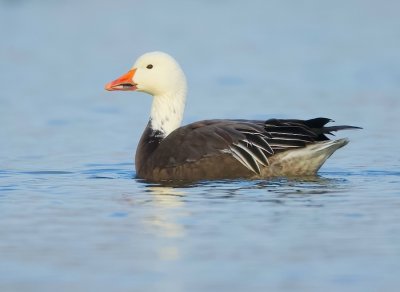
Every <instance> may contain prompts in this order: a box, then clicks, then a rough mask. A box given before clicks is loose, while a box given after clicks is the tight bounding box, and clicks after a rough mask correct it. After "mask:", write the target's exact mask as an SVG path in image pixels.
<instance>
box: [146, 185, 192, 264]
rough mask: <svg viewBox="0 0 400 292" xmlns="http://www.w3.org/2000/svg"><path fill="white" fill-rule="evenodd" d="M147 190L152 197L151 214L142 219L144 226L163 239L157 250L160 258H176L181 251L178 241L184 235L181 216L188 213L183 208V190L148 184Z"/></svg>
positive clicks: (179, 255)
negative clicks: (163, 241) (163, 242)
mask: <svg viewBox="0 0 400 292" xmlns="http://www.w3.org/2000/svg"><path fill="white" fill-rule="evenodd" d="M147 191H148V192H149V193H150V194H151V197H152V203H153V204H152V205H153V206H152V208H153V210H154V213H153V214H152V216H150V217H148V218H146V219H145V220H144V222H143V223H144V226H145V228H146V229H147V230H148V231H149V232H151V233H153V234H154V235H156V236H157V237H160V238H161V239H164V240H165V244H164V245H162V247H161V248H160V249H159V250H158V254H159V257H160V259H162V260H178V259H179V258H180V257H181V252H180V248H179V245H178V243H179V242H180V241H181V240H182V239H183V238H184V237H185V236H186V230H185V226H184V225H183V224H182V223H181V220H182V218H184V217H186V216H187V215H188V212H187V211H186V210H185V202H184V201H183V199H182V198H183V197H184V196H185V193H184V192H183V191H180V190H177V189H174V188H171V187H161V186H149V187H147Z"/></svg>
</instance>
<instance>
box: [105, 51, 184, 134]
mask: <svg viewBox="0 0 400 292" xmlns="http://www.w3.org/2000/svg"><path fill="white" fill-rule="evenodd" d="M105 89H106V90H109V91H113V90H123V91H142V92H146V93H148V94H150V95H152V96H153V97H154V99H153V105H152V109H151V117H150V118H151V125H152V128H153V129H154V130H159V131H161V132H162V133H163V134H164V135H165V136H167V135H168V134H169V133H170V132H172V131H173V130H175V129H176V128H177V127H179V125H180V123H181V121H182V117H183V110H184V107H185V98H186V90H187V86H186V78H185V74H184V73H183V71H182V69H181V67H180V66H179V64H178V63H177V62H176V61H175V59H174V58H172V57H171V56H170V55H168V54H166V53H162V52H151V53H146V54H144V55H142V56H141V57H139V58H138V59H137V60H136V62H135V64H134V65H133V67H132V68H131V70H129V72H128V73H126V74H124V75H122V76H121V77H119V78H118V79H116V80H114V81H112V82H110V83H107V84H106V86H105Z"/></svg>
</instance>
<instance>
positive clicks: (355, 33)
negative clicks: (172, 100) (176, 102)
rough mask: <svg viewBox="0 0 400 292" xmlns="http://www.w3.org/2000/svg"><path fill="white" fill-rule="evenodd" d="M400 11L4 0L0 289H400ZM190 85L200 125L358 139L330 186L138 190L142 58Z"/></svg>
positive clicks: (277, 183)
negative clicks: (170, 67) (165, 55)
mask: <svg viewBox="0 0 400 292" xmlns="http://www.w3.org/2000/svg"><path fill="white" fill-rule="evenodd" d="M399 10H400V6H399V4H398V3H397V2H396V1H384V2H382V1H339V2H337V1H336V2H335V3H327V2H324V3H322V2H321V1H305V2H302V4H300V3H297V2H296V3H293V2H289V1H261V0H260V1H253V2H252V3H251V4H250V3H249V4H248V5H245V6H243V5H242V4H241V2H231V1H229V2H228V1H196V2H194V1H193V2H187V3H186V2H185V3H183V2H182V1H177V0H173V1H127V0H126V1H123V0H121V1H112V2H109V1H94V0H88V1H84V3H82V1H70V2H68V3H66V2H63V1H43V2H41V3H37V2H34V1H22V0H20V1H10V0H9V1H6V0H3V1H0V33H1V36H2V42H1V44H0V63H1V66H0V74H1V78H0V85H1V93H0V123H1V125H0V140H1V143H0V291H398V290H399V285H400V280H399V279H400V278H399V276H400V274H399V273H400V155H399V149H400V137H399V134H398V129H397V128H398V125H399V124H400V86H399V84H400V69H399V68H400V50H399V47H400V38H399V30H398V28H399V27H400V21H399V18H398V11H399ZM150 50H164V51H167V52H169V53H171V54H173V55H174V56H175V57H176V58H177V59H178V60H179V61H180V62H181V63H182V66H183V68H184V69H185V71H186V72H187V75H188V80H189V86H190V92H189V100H188V104H187V111H186V115H185V123H187V122H191V121H195V120H198V119H203V118H216V117H217V118H224V117H231V118H253V119H254V118H260V119H267V118H271V117H281V118H311V117H317V116H327V117H331V118H333V119H335V120H336V121H337V122H338V123H344V124H352V125H358V126H361V127H363V128H364V130H362V131H347V132H344V133H340V134H339V136H341V137H342V136H347V137H350V140H351V143H350V144H349V145H348V146H346V147H345V148H343V149H341V150H340V151H338V152H337V153H336V154H335V155H334V156H333V157H332V158H331V159H330V160H329V161H328V163H327V164H326V165H325V166H324V167H323V168H322V169H321V172H320V173H319V176H318V177H315V178H307V179H298V180H294V179H290V180H289V179H284V178H278V179H272V180H266V181H239V180H238V181H212V182H210V181H204V182H198V183H195V184H192V185H186V186H161V185H157V184H149V183H146V182H144V181H141V180H138V179H135V173H134V165H133V159H132V157H133V154H134V151H135V148H136V143H137V141H138V139H139V137H140V135H141V132H142V130H143V128H144V127H145V125H146V123H147V117H148V111H149V110H150V98H149V97H148V96H146V95H144V94H140V93H136V94H135V93H107V92H104V91H103V85H104V84H105V83H106V82H107V81H110V80H112V79H114V78H115V77H117V76H119V75H120V74H121V73H123V72H125V71H126V70H128V69H129V68H130V66H131V65H132V63H133V62H134V59H135V58H136V57H137V56H138V55H140V54H142V53H143V52H146V51H150Z"/></svg>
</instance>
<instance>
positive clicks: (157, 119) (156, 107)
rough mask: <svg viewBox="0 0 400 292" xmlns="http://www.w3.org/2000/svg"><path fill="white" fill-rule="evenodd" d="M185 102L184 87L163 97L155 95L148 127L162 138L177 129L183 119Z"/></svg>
mask: <svg viewBox="0 0 400 292" xmlns="http://www.w3.org/2000/svg"><path fill="white" fill-rule="evenodd" d="M185 102H186V86H182V87H181V88H179V90H176V91H174V92H171V93H167V94H163V95H155V96H154V97H153V104H152V106H151V114H150V126H151V128H152V129H153V130H154V131H159V132H160V133H161V135H162V136H163V138H165V137H167V136H168V135H169V134H170V133H171V132H172V131H173V130H175V129H176V128H178V127H179V126H180V124H181V122H182V119H183V112H184V110H185Z"/></svg>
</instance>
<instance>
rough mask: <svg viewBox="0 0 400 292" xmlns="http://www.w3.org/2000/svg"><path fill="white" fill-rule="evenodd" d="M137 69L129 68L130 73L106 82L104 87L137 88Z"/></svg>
mask: <svg viewBox="0 0 400 292" xmlns="http://www.w3.org/2000/svg"><path fill="white" fill-rule="evenodd" d="M135 72H136V69H132V70H129V71H128V73H126V74H124V75H122V76H121V77H119V78H117V79H115V80H114V81H111V82H109V83H107V84H106V86H105V87H104V88H105V89H106V90H108V91H113V90H123V91H134V90H136V83H134V82H133V76H134V75H135Z"/></svg>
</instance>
